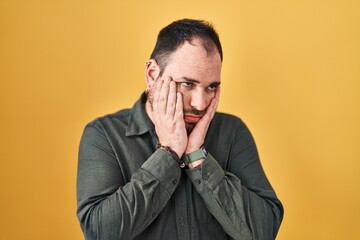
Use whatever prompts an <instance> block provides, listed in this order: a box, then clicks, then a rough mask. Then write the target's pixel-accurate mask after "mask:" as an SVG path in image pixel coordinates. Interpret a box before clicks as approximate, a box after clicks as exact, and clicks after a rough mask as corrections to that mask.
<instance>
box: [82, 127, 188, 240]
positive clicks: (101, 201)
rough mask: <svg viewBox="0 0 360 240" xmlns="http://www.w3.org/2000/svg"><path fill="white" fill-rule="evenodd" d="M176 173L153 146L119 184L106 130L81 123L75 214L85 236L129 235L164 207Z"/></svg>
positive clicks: (91, 239)
mask: <svg viewBox="0 0 360 240" xmlns="http://www.w3.org/2000/svg"><path fill="white" fill-rule="evenodd" d="M145 160H146V159H144V161H145ZM180 175H181V171H180V168H179V165H178V164H177V162H176V161H175V160H174V159H173V158H172V157H171V156H170V155H169V154H168V153H167V152H166V151H164V150H161V149H158V150H156V151H155V152H154V153H153V154H152V155H151V156H150V158H148V159H147V160H146V161H145V163H144V164H143V165H142V167H141V168H140V169H138V170H137V171H136V172H135V173H134V174H133V175H132V176H131V179H130V182H127V183H126V184H124V185H120V184H119V183H121V182H124V176H123V175H122V170H121V169H120V167H119V164H118V163H117V160H116V156H115V154H114V152H113V150H112V148H111V145H110V143H109V141H108V139H107V137H106V135H105V134H104V132H103V131H102V129H101V127H99V126H94V125H90V126H87V127H86V128H85V130H84V133H83V136H82V139H81V143H80V149H79V161H78V175H77V203H78V209H77V215H78V218H79V221H80V225H81V228H82V230H83V232H84V235H85V238H86V239H87V240H95V239H96V240H112V239H133V238H134V237H135V236H137V235H138V234H140V233H141V232H142V231H143V230H144V229H145V228H146V227H147V226H148V225H149V224H150V223H151V222H152V221H153V220H154V219H155V218H156V217H157V216H158V214H159V213H160V212H161V210H162V209H163V208H164V206H165V205H166V203H167V202H168V200H169V199H170V197H171V195H172V194H173V192H174V191H175V189H176V187H177V185H178V183H179V179H180ZM119 185H120V186H119Z"/></svg>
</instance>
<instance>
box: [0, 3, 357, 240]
mask: <svg viewBox="0 0 360 240" xmlns="http://www.w3.org/2000/svg"><path fill="white" fill-rule="evenodd" d="M183 17H192V18H205V19H209V20H211V21H212V22H213V23H214V24H215V27H216V28H217V29H218V31H219V32H220V35H221V38H222V43H223V47H224V54H225V55H224V57H225V58H224V64H223V75H222V77H223V78H222V80H223V84H222V96H221V104H220V106H219V110H221V111H226V112H231V113H233V114H236V115H238V116H241V117H242V118H243V120H244V121H245V122H246V123H247V124H248V126H249V127H250V129H251V130H252V132H253V134H254V136H255V139H256V141H257V144H258V148H259V151H260V155H261V158H262V162H263V165H264V167H265V169H266V172H267V175H268V177H269V178H270V180H271V182H272V184H273V186H274V187H275V189H276V190H277V193H278V195H279V197H280V198H281V200H282V201H283V203H284V206H285V211H286V214H285V219H284V222H283V225H282V227H281V230H280V233H279V237H278V239H280V240H289V239H290V240H297V239H299V240H304V239H307V240H308V239H326V240H332V239H334V240H335V239H336V240H339V239H347V240H348V239H360V227H359V226H360V220H359V214H360V207H359V203H360V174H359V172H360V161H359V160H360V137H359V136H360V127H359V125H360V2H359V1H358V0H353V1H351V0H344V1H343V0H338V1H330V0H328V1H320V0H311V1H310V0H307V1H284V0H282V1H280V0H276V1H272V0H263V1H261V0H258V1H245V0H244V1H235V0H233V1H226V0H224V1H218V0H217V1H210V0H203V1H188V0H182V1H164V0H159V1H139V0H135V1H121V0H102V1H88V0H86V1H85V0H58V1H56V0H47V1H45V0H44V1H40V0H32V1H31V0H29V1H27V0H24V1H17V0H7V1H6V0H3V1H0V107H1V108H0V109H1V110H0V117H1V118H0V119H1V120H0V121H1V124H0V146H1V147H0V149H1V150H0V160H1V164H0V191H1V192H0V194H1V197H0V239H1V240H2V239H4V240H12V239H52V240H57V239H59V240H64V239H83V237H82V233H81V231H80V228H79V226H78V222H77V219H76V217H75V209H76V200H75V179H76V167H77V148H78V143H79V139H80V136H81V133H82V130H83V127H84V126H85V124H86V123H87V122H89V121H90V120H92V119H93V118H95V117H97V116H100V115H103V114H106V113H109V112H114V111H116V110H118V109H121V108H124V107H130V106H132V104H133V102H134V101H135V100H136V99H137V97H138V96H139V94H140V92H141V91H142V90H143V89H145V84H144V81H143V68H144V63H145V61H146V60H147V58H148V56H149V54H150V52H151V50H152V47H153V45H154V43H155V38H156V35H157V32H158V30H159V29H160V28H161V27H163V26H165V25H166V24H168V23H169V22H171V21H172V20H175V19H178V18H183Z"/></svg>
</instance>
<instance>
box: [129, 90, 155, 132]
mask: <svg viewBox="0 0 360 240" xmlns="http://www.w3.org/2000/svg"><path fill="white" fill-rule="evenodd" d="M145 102H146V94H145V93H143V94H142V95H141V97H140V99H139V100H137V101H136V103H135V104H134V106H133V108H132V109H131V110H130V118H129V123H128V127H127V128H126V133H125V136H127V137H129V136H134V135H142V134H144V133H146V132H149V131H154V129H155V128H154V124H153V123H152V122H151V120H150V118H149V116H148V114H147V113H146V111H145V108H144V104H145Z"/></svg>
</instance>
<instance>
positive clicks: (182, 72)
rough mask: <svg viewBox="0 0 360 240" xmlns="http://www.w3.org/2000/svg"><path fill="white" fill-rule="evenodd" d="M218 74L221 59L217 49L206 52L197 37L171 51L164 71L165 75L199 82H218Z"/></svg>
mask: <svg viewBox="0 0 360 240" xmlns="http://www.w3.org/2000/svg"><path fill="white" fill-rule="evenodd" d="M220 75H221V59H220V54H219V53H218V52H217V49H216V48H214V51H211V52H207V51H206V50H205V49H204V47H203V46H202V44H201V42H200V40H197V39H194V40H193V41H191V43H189V42H185V43H184V44H183V45H181V46H180V47H179V48H178V49H177V50H176V51H175V52H173V53H172V54H171V55H170V59H169V61H168V64H167V66H166V68H165V71H164V76H165V77H166V76H170V77H172V78H173V79H179V78H182V77H186V78H191V79H195V80H197V81H199V82H216V81H217V82H219V81H220Z"/></svg>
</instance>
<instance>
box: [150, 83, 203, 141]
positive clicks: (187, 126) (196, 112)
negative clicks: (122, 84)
mask: <svg viewBox="0 0 360 240" xmlns="http://www.w3.org/2000/svg"><path fill="white" fill-rule="evenodd" d="M145 96H146V99H145V102H148V103H149V105H150V109H151V111H152V110H153V101H154V92H153V91H152V90H151V89H149V90H147V91H145ZM183 113H184V115H185V114H192V115H196V116H203V115H204V114H205V113H206V109H205V110H198V109H196V108H184V109H183ZM195 126H196V123H188V122H185V129H186V132H187V134H188V135H190V133H191V132H192V130H193V129H194V127H195Z"/></svg>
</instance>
